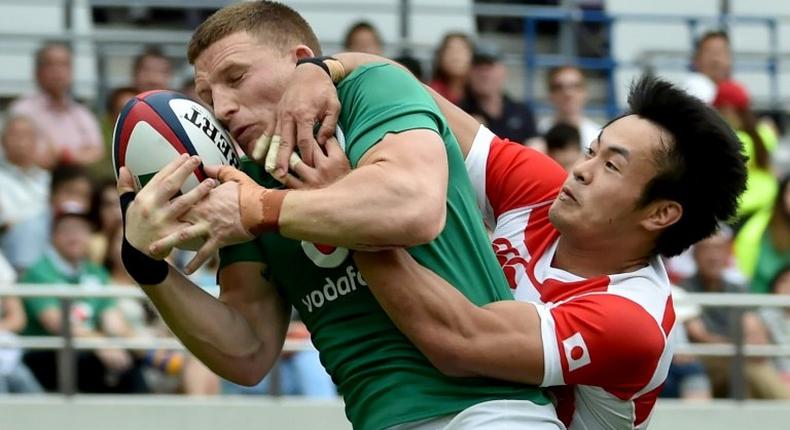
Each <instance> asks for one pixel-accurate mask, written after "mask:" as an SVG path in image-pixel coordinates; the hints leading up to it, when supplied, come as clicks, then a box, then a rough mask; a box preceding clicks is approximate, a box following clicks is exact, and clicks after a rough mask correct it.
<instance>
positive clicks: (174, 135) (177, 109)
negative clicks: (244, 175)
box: [112, 90, 239, 193]
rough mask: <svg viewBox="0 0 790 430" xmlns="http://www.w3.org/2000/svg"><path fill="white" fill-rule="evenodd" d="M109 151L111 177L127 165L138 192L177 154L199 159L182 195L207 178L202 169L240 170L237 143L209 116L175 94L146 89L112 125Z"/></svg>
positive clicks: (201, 108)
mask: <svg viewBox="0 0 790 430" xmlns="http://www.w3.org/2000/svg"><path fill="white" fill-rule="evenodd" d="M112 152H113V154H112V160H113V167H114V170H115V177H116V179H117V178H118V172H119V171H120V168H121V167H123V166H126V168H127V169H129V171H130V172H131V174H132V177H133V178H134V182H135V189H136V190H137V191H139V190H140V188H142V187H144V186H145V184H146V183H148V181H150V180H151V178H152V177H153V176H154V175H155V174H156V173H157V172H158V171H159V170H160V169H162V168H163V167H164V166H165V165H167V164H168V163H169V162H170V161H172V160H173V159H175V158H177V157H178V156H179V155H181V154H190V155H198V156H200V160H201V161H202V164H201V165H200V166H198V167H197V168H196V169H195V170H194V172H192V174H191V175H190V176H189V178H187V180H186V182H184V185H183V186H182V187H181V192H182V193H186V192H187V191H189V190H191V189H192V188H194V187H196V186H197V185H198V184H200V182H201V181H203V180H204V179H206V178H207V176H206V173H205V172H204V171H203V165H230V166H233V167H239V156H238V154H237V153H236V145H235V144H234V142H233V140H232V139H231V137H230V135H229V134H228V133H227V131H226V130H225V129H224V128H223V127H222V125H221V124H220V123H219V121H217V119H216V118H215V117H214V115H213V114H212V113H211V112H210V111H209V110H208V109H206V108H205V107H203V105H201V104H200V103H197V102H195V101H193V100H192V99H190V98H189V97H187V96H185V95H183V94H180V93H177V92H174V91H165V90H154V91H148V92H144V93H141V94H138V95H137V96H135V97H134V98H133V99H131V100H130V101H129V102H128V103H127V104H126V106H124V108H123V110H122V111H121V114H120V115H119V116H118V120H117V122H116V123H115V130H114V131H113V145H112Z"/></svg>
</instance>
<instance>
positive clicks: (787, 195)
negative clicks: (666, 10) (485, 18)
mask: <svg viewBox="0 0 790 430" xmlns="http://www.w3.org/2000/svg"><path fill="white" fill-rule="evenodd" d="M344 44H345V49H346V50H348V51H357V52H367V53H372V54H378V55H382V53H383V52H384V47H383V46H382V45H383V43H382V40H381V37H380V36H379V34H378V32H377V30H376V28H375V27H374V26H373V25H371V24H369V23H367V22H360V23H358V24H355V25H354V26H352V27H351V28H350V29H349V31H348V33H347V36H346V38H345V40H344ZM35 55H36V57H35V76H32V77H31V79H33V80H35V82H36V84H37V87H38V92H36V93H35V94H32V95H28V96H23V97H20V98H19V99H18V100H16V101H14V102H13V103H12V104H11V106H10V108H9V110H8V111H7V112H4V113H3V114H4V116H5V118H6V119H5V121H4V124H3V126H2V134H1V135H0V140H1V142H2V149H1V150H0V154H2V156H0V285H12V284H13V283H14V282H18V283H21V284H72V285H74V286H81V287H85V288H101V287H102V286H105V285H109V284H117V285H125V286H128V287H129V288H136V287H135V286H134V285H132V280H131V278H130V277H129V276H128V274H127V273H126V272H125V269H124V268H123V265H122V264H121V263H120V249H121V240H122V234H123V229H122V223H121V213H120V209H119V205H118V198H117V193H116V189H115V180H114V176H113V170H112V161H111V149H110V148H111V145H112V142H111V136H112V128H113V125H114V122H115V120H116V118H117V117H118V115H119V113H120V111H121V109H122V108H123V106H124V105H125V103H126V102H127V101H128V100H129V99H131V98H132V97H134V96H135V94H137V93H139V92H143V91H148V90H153V89H176V90H178V91H181V92H184V93H185V94H187V95H190V96H191V97H193V98H196V97H195V95H194V91H193V89H194V88H193V86H192V82H191V79H189V80H187V81H185V82H183V83H182V86H181V87H180V88H171V86H172V84H173V82H174V80H175V79H174V65H173V63H172V60H171V59H170V58H168V57H167V56H165V55H164V54H163V53H162V51H161V50H160V49H158V48H157V47H155V46H151V47H148V48H147V49H146V50H145V51H144V52H143V53H142V54H140V55H139V56H138V57H137V58H136V59H135V61H134V63H133V70H132V71H131V73H130V76H129V83H130V84H129V86H126V87H119V88H115V89H113V90H112V91H111V92H110V93H109V96H108V97H107V100H106V101H105V103H106V108H105V110H106V116H105V117H103V118H97V116H96V115H95V114H94V113H93V107H92V106H87V105H85V104H83V103H80V102H79V101H77V100H75V99H73V98H72V96H71V86H72V81H73V73H72V52H71V50H70V48H69V45H68V44H65V43H62V42H50V43H46V44H45V45H43V46H42V47H41V48H40V49H39V50H38V51H37V52H36V54H35ZM398 60H399V61H401V62H402V64H404V65H406V66H407V67H409V68H410V69H411V70H412V72H414V73H415V74H416V75H417V76H426V75H427V74H428V73H423V72H427V70H426V71H423V70H422V69H421V63H420V62H419V61H416V60H414V59H411V58H399V59H398ZM690 62H691V63H692V64H693V68H694V70H695V72H694V73H692V74H690V76H689V79H688V83H687V84H688V89H689V91H692V92H693V93H694V94H695V95H697V96H698V97H700V98H701V99H703V100H704V101H706V102H708V103H710V104H711V106H712V107H714V108H715V109H717V110H718V111H719V112H720V113H721V115H722V116H723V117H724V118H725V119H726V120H727V121H728V122H729V123H730V124H731V125H732V127H733V128H734V129H735V130H736V131H737V135H738V136H739V137H740V139H741V141H742V142H743V145H744V151H745V153H746V155H747V156H748V157H749V162H748V172H749V179H748V181H749V182H748V189H747V192H746V193H745V194H744V196H743V198H742V202H741V207H740V210H739V213H738V216H737V219H734V220H732V222H731V223H730V224H729V225H727V226H722V228H721V230H720V232H719V233H718V234H716V235H714V236H713V237H711V238H708V239H705V240H703V241H701V242H700V243H698V244H697V245H696V246H694V247H693V248H692V249H691V250H689V251H688V252H686V253H685V254H683V255H682V256H680V257H676V258H673V259H672V260H670V261H668V262H667V266H668V269H669V271H670V275H671V276H672V278H673V279H672V280H673V282H674V284H675V285H677V287H676V293H675V294H676V297H680V296H682V295H683V294H684V293H685V292H694V293H698V292H728V293H739V292H754V293H764V294H790V188H788V176H787V172H784V173H783V172H780V171H779V170H778V169H777V168H776V167H774V166H775V165H774V163H773V160H772V155H773V154H774V152H775V151H776V149H777V148H778V146H779V145H780V143H779V142H780V135H779V130H780V128H779V127H777V125H776V124H775V123H774V122H773V121H771V120H770V119H769V118H761V117H759V116H758V115H757V114H756V113H755V112H754V110H753V109H752V106H751V104H750V95H749V91H748V89H747V88H746V87H745V86H744V85H743V84H741V83H739V82H736V81H734V80H733V79H732V78H731V72H732V70H731V69H732V64H733V60H732V52H731V49H730V41H729V39H728V37H727V35H726V34H725V33H722V32H710V33H706V34H705V35H704V36H703V37H701V38H700V39H699V41H698V43H697V46H695V47H694V55H693V58H691V59H690ZM430 75H431V76H430V79H426V80H425V83H426V84H428V85H429V86H430V87H431V88H433V89H434V90H435V91H437V92H438V93H439V94H441V95H443V96H444V97H446V98H447V99H448V100H450V101H452V102H453V103H456V104H457V105H458V106H460V107H462V108H463V109H464V110H466V111H467V112H469V113H470V114H472V115H473V116H474V117H476V118H477V119H478V120H479V121H480V122H481V123H483V124H485V125H486V126H487V127H488V128H490V129H491V130H492V131H493V132H494V133H496V134H497V135H499V136H503V137H507V138H509V139H510V140H513V141H517V142H521V143H523V144H524V145H528V146H531V147H534V148H536V149H538V150H540V151H544V152H546V153H547V154H548V155H549V156H551V157H552V158H553V159H555V160H556V161H557V162H558V163H559V164H560V165H562V166H563V167H565V168H566V170H568V171H569V172H570V173H571V174H572V172H573V164H574V162H575V161H576V160H578V159H579V158H580V157H583V156H584V154H585V151H586V147H587V146H588V145H589V143H590V142H592V141H593V140H594V139H596V138H597V136H598V134H599V131H600V129H601V127H602V126H603V125H604V124H603V123H601V122H596V121H594V120H592V119H590V118H589V117H588V116H586V114H585V104H586V102H587V98H588V96H587V87H586V82H585V71H584V70H582V69H580V68H578V67H576V66H574V65H567V66H561V67H557V68H554V69H552V70H551V71H550V72H549V73H548V74H547V80H546V82H545V85H546V88H547V91H546V94H548V97H549V101H550V103H551V105H552V107H553V113H552V114H550V115H545V116H543V117H541V118H538V117H537V116H536V115H535V114H534V113H533V111H532V109H531V107H530V103H529V101H524V102H522V101H518V100H517V99H516V98H514V97H512V96H510V95H508V94H506V92H505V83H506V81H507V79H508V76H507V67H506V65H505V63H504V57H503V53H502V52H501V51H500V50H498V49H497V47H496V46H491V45H481V44H475V43H474V42H473V40H472V38H471V37H470V36H468V35H465V34H463V33H449V34H447V35H446V36H445V37H444V39H443V40H442V41H441V43H440V45H439V46H438V47H437V49H436V56H435V58H434V64H433V69H432V71H431V73H430ZM171 258H172V259H173V262H174V263H175V264H184V263H185V262H186V261H188V259H189V256H188V255H186V253H184V252H180V253H177V254H176V255H173V256H172V257H171ZM216 263H217V262H216V261H214V262H213V263H211V264H209V265H207V267H204V268H203V269H202V270H201V271H199V272H198V273H196V274H195V275H193V276H192V278H193V279H194V280H195V281H196V282H197V283H199V284H200V285H204V286H205V287H206V288H207V289H211V288H212V287H214V286H215V284H216V279H215V271H216ZM676 308H677V315H678V322H677V326H676V330H677V337H678V338H679V339H680V342H691V343H728V342H730V341H731V340H732V332H733V325H735V324H741V325H742V329H743V333H744V336H745V339H746V342H747V343H750V344H784V345H790V312H784V311H783V310H781V309H753V310H749V311H748V312H745V313H744V314H743V317H742V320H741V321H734V320H733V319H731V317H730V313H729V310H728V309H727V308H699V307H695V306H689V305H682V304H677V305H676ZM60 313H61V307H60V304H59V301H58V300H57V299H54V298H24V299H20V298H13V297H0V339H11V338H13V337H15V336H48V335H58V334H59V333H61V331H62V329H63V327H62V321H63V318H62V315H61V314H60ZM71 322H72V329H71V330H72V332H73V333H74V334H75V335H76V336H85V337H101V336H110V337H127V338H131V337H171V336H173V335H172V334H171V333H170V332H169V331H168V329H167V327H166V326H165V325H164V324H163V323H162V321H161V320H160V319H159V318H158V316H157V314H156V312H155V311H154V310H153V308H152V307H151V306H150V305H149V304H147V303H145V302H144V301H141V300H138V299H114V300H110V299H85V300H79V301H77V302H76V303H75V304H74V306H73V307H72V315H71ZM288 336H289V338H290V339H296V340H305V339H309V333H307V331H306V329H305V328H304V325H302V324H301V323H300V322H299V321H298V317H297V316H294V318H293V322H292V325H291V329H290V330H289V335H288ZM56 358H57V353H56V352H55V351H49V350H29V351H24V352H23V351H20V350H13V349H0V393H5V392H11V393H39V392H44V391H46V392H55V391H57V390H58V375H57V369H58V366H57V365H56ZM77 369H78V377H77V386H78V390H79V391H80V392H87V393H148V392H157V393H185V394H204V395H211V394H220V393H244V394H247V393H250V394H267V393H271V392H273V391H276V392H278V393H282V394H293V395H306V396H313V397H333V396H335V395H336V390H335V388H334V385H333V384H332V381H331V379H330V378H329V377H328V375H327V374H326V372H325V371H324V370H323V368H322V367H321V364H320V362H319V361H318V354H317V352H316V351H314V350H306V351H298V352H287V353H284V354H283V355H282V357H281V359H280V363H279V366H278V372H277V377H276V378H275V379H276V381H273V380H272V378H270V377H267V378H266V379H264V381H262V383H261V384H259V385H258V386H256V387H252V388H246V387H241V386H237V385H234V384H231V383H229V382H226V381H221V380H220V378H219V377H217V376H216V375H214V374H213V373H211V371H210V370H208V369H207V368H206V367H205V366H204V365H202V364H201V363H200V362H199V361H198V360H196V359H194V358H192V357H191V356H190V355H189V354H188V353H185V352H179V351H176V352H174V351H167V350H155V349H152V350H120V349H100V350H96V351H91V352H80V353H79V354H78V358H77ZM730 371H731V359H730V358H727V357H694V356H686V355H676V356H675V358H674V361H673V365H672V368H671V369H670V374H669V378H668V380H667V383H666V385H665V387H664V393H663V395H664V396H666V397H679V398H689V399H704V398H712V397H727V396H728V395H729V383H730ZM745 375H746V378H747V386H748V394H749V396H750V397H753V398H762V399H779V398H781V399H788V398H790V359H787V358H781V359H772V358H750V359H748V361H747V363H746V366H745ZM273 382H274V383H275V384H274V385H276V387H272V383H273Z"/></svg>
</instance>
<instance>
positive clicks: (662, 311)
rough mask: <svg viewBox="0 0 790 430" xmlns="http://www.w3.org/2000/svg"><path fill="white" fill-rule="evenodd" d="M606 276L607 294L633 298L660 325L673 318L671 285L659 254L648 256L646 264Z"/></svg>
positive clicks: (631, 299) (667, 330)
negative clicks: (649, 257)
mask: <svg viewBox="0 0 790 430" xmlns="http://www.w3.org/2000/svg"><path fill="white" fill-rule="evenodd" d="M609 279H610V284H609V287H608V288H607V293H608V294H613V295H616V296H619V297H623V298H626V299H628V300H630V301H632V302H634V303H635V304H636V305H638V306H639V307H640V308H641V309H643V310H644V311H645V312H647V313H648V314H649V315H650V316H651V317H653V319H654V320H655V321H656V322H657V323H659V324H661V325H665V324H667V319H670V318H671V319H672V320H673V321H674V306H673V303H672V285H671V283H670V282H669V276H668V275H667V272H666V269H665V268H664V264H663V263H662V262H661V258H660V257H658V256H655V257H653V258H651V259H650V261H649V263H648V265H647V266H645V267H643V268H641V269H639V270H637V271H634V272H629V273H620V274H616V275H611V276H609ZM665 328H666V332H669V328H668V327H665Z"/></svg>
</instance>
